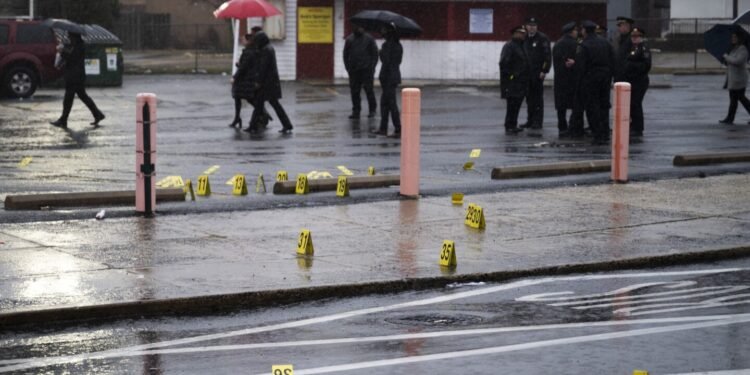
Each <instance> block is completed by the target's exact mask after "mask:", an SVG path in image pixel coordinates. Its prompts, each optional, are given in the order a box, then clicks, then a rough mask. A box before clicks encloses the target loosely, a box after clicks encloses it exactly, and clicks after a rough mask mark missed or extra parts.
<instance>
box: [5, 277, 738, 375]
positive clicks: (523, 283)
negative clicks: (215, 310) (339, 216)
mask: <svg viewBox="0 0 750 375" xmlns="http://www.w3.org/2000/svg"><path fill="white" fill-rule="evenodd" d="M744 270H747V269H746V268H722V269H712V270H692V271H677V272H640V273H625V274H609V275H583V276H565V277H548V278H540V279H530V280H520V281H516V282H512V283H510V284H504V285H498V286H494V287H489V288H481V289H476V290H471V291H466V292H459V293H452V294H450V295H445V296H439V297H433V298H427V299H423V300H417V301H412V302H406V303H399V304H395V305H389V306H381V307H373V308H367V309H360V310H353V311H348V312H343V313H338V314H332V315H327V316H322V317H318V318H310V319H302V320H298V321H292V322H288V323H280V324H274V325H269V326H262V327H255V328H247V329H242V330H237V331H230V332H224V333H214V334H208V335H201V336H194V337H187V338H183V339H176V340H169V341H162V342H157V343H152V344H143V345H134V346H130V347H125V348H119V349H112V350H106V351H101V352H94V353H85V354H80V355H77V356H68V357H48V358H44V359H42V360H32V359H29V360H26V362H24V363H21V364H18V365H15V366H6V367H0V372H5V371H17V370H22V369H28V368H36V367H43V366H48V365H53V364H57V363H58V362H57V358H75V359H74V360H66V361H64V362H62V363H68V362H71V361H73V362H76V361H83V360H86V359H89V358H92V357H94V356H99V355H107V354H112V353H122V352H128V351H140V350H148V349H156V348H164V347H168V346H175V345H184V344H192V343H196V342H202V341H209V340H217V339H224V338H229V337H235V336H243V335H250V334H256V333H261V332H270V331H276V330H282V329H288V328H298V327H304V326H308V325H312V324H319V323H327V322H332V321H336V320H342V319H348V318H353V317H357V316H362V315H368V314H374V313H380V312H386V311H391V310H397V309H402V308H408V307H416V306H426V305H432V304H437V303H444V302H450V301H455V300H458V299H464V298H470V297H476V296H482V295H486V294H491V293H497V292H501V291H506V290H510V289H514V288H523V287H528V286H533V285H539V284H544V283H548V282H559V281H590V280H607V279H621V278H646V277H670V276H692V275H708V274H716V273H726V272H738V271H744Z"/></svg>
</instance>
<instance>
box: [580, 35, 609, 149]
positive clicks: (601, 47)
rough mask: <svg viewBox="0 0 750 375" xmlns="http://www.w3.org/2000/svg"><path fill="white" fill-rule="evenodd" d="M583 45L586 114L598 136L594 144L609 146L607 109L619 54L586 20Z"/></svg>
mask: <svg viewBox="0 0 750 375" xmlns="http://www.w3.org/2000/svg"><path fill="white" fill-rule="evenodd" d="M582 26H583V42H581V45H580V47H579V48H578V51H577V54H576V64H580V67H579V69H580V71H581V74H582V75H581V86H580V94H581V95H582V99H583V105H584V111H585V113H586V118H587V119H588V122H589V126H590V127H591V131H592V133H593V136H594V140H593V144H594V145H606V144H608V143H609V139H610V138H609V137H610V129H609V119H608V118H607V117H606V111H605V110H604V108H606V107H607V106H608V105H609V92H610V89H611V86H612V74H613V71H614V69H615V64H616V62H615V54H614V50H613V49H612V46H611V45H610V44H609V43H608V42H607V41H606V40H605V39H604V38H601V37H599V36H597V35H596V24H595V23H593V22H591V21H584V22H583V24H582Z"/></svg>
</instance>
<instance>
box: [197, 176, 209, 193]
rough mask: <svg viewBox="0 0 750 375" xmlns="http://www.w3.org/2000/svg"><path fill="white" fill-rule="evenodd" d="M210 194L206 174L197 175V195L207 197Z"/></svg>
mask: <svg viewBox="0 0 750 375" xmlns="http://www.w3.org/2000/svg"><path fill="white" fill-rule="evenodd" d="M209 195H211V183H210V182H208V176H207V175H205V174H204V175H202V176H198V196H201V197H207V196H209Z"/></svg>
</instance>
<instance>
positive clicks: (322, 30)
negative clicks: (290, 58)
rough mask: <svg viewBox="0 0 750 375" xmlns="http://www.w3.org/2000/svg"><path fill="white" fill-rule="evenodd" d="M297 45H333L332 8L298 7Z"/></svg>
mask: <svg viewBox="0 0 750 375" xmlns="http://www.w3.org/2000/svg"><path fill="white" fill-rule="evenodd" d="M297 43H300V44H333V8H332V7H298V8H297Z"/></svg>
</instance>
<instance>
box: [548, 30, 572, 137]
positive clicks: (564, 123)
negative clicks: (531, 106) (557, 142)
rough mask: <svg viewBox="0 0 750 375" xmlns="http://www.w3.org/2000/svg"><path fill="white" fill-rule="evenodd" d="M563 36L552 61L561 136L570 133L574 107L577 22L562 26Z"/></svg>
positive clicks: (553, 53) (558, 127)
mask: <svg viewBox="0 0 750 375" xmlns="http://www.w3.org/2000/svg"><path fill="white" fill-rule="evenodd" d="M562 32H563V36H562V37H561V38H560V39H559V40H558V41H557V42H556V43H555V47H554V48H553V49H552V62H553V64H554V67H555V109H556V110H557V130H558V131H559V135H560V137H566V136H567V135H568V119H567V111H568V109H573V104H574V100H575V91H576V81H575V79H576V76H575V71H574V68H575V63H576V61H575V58H576V49H577V48H578V41H577V39H578V29H577V28H576V23H575V22H570V23H568V24H566V25H565V26H563V28H562Z"/></svg>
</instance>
